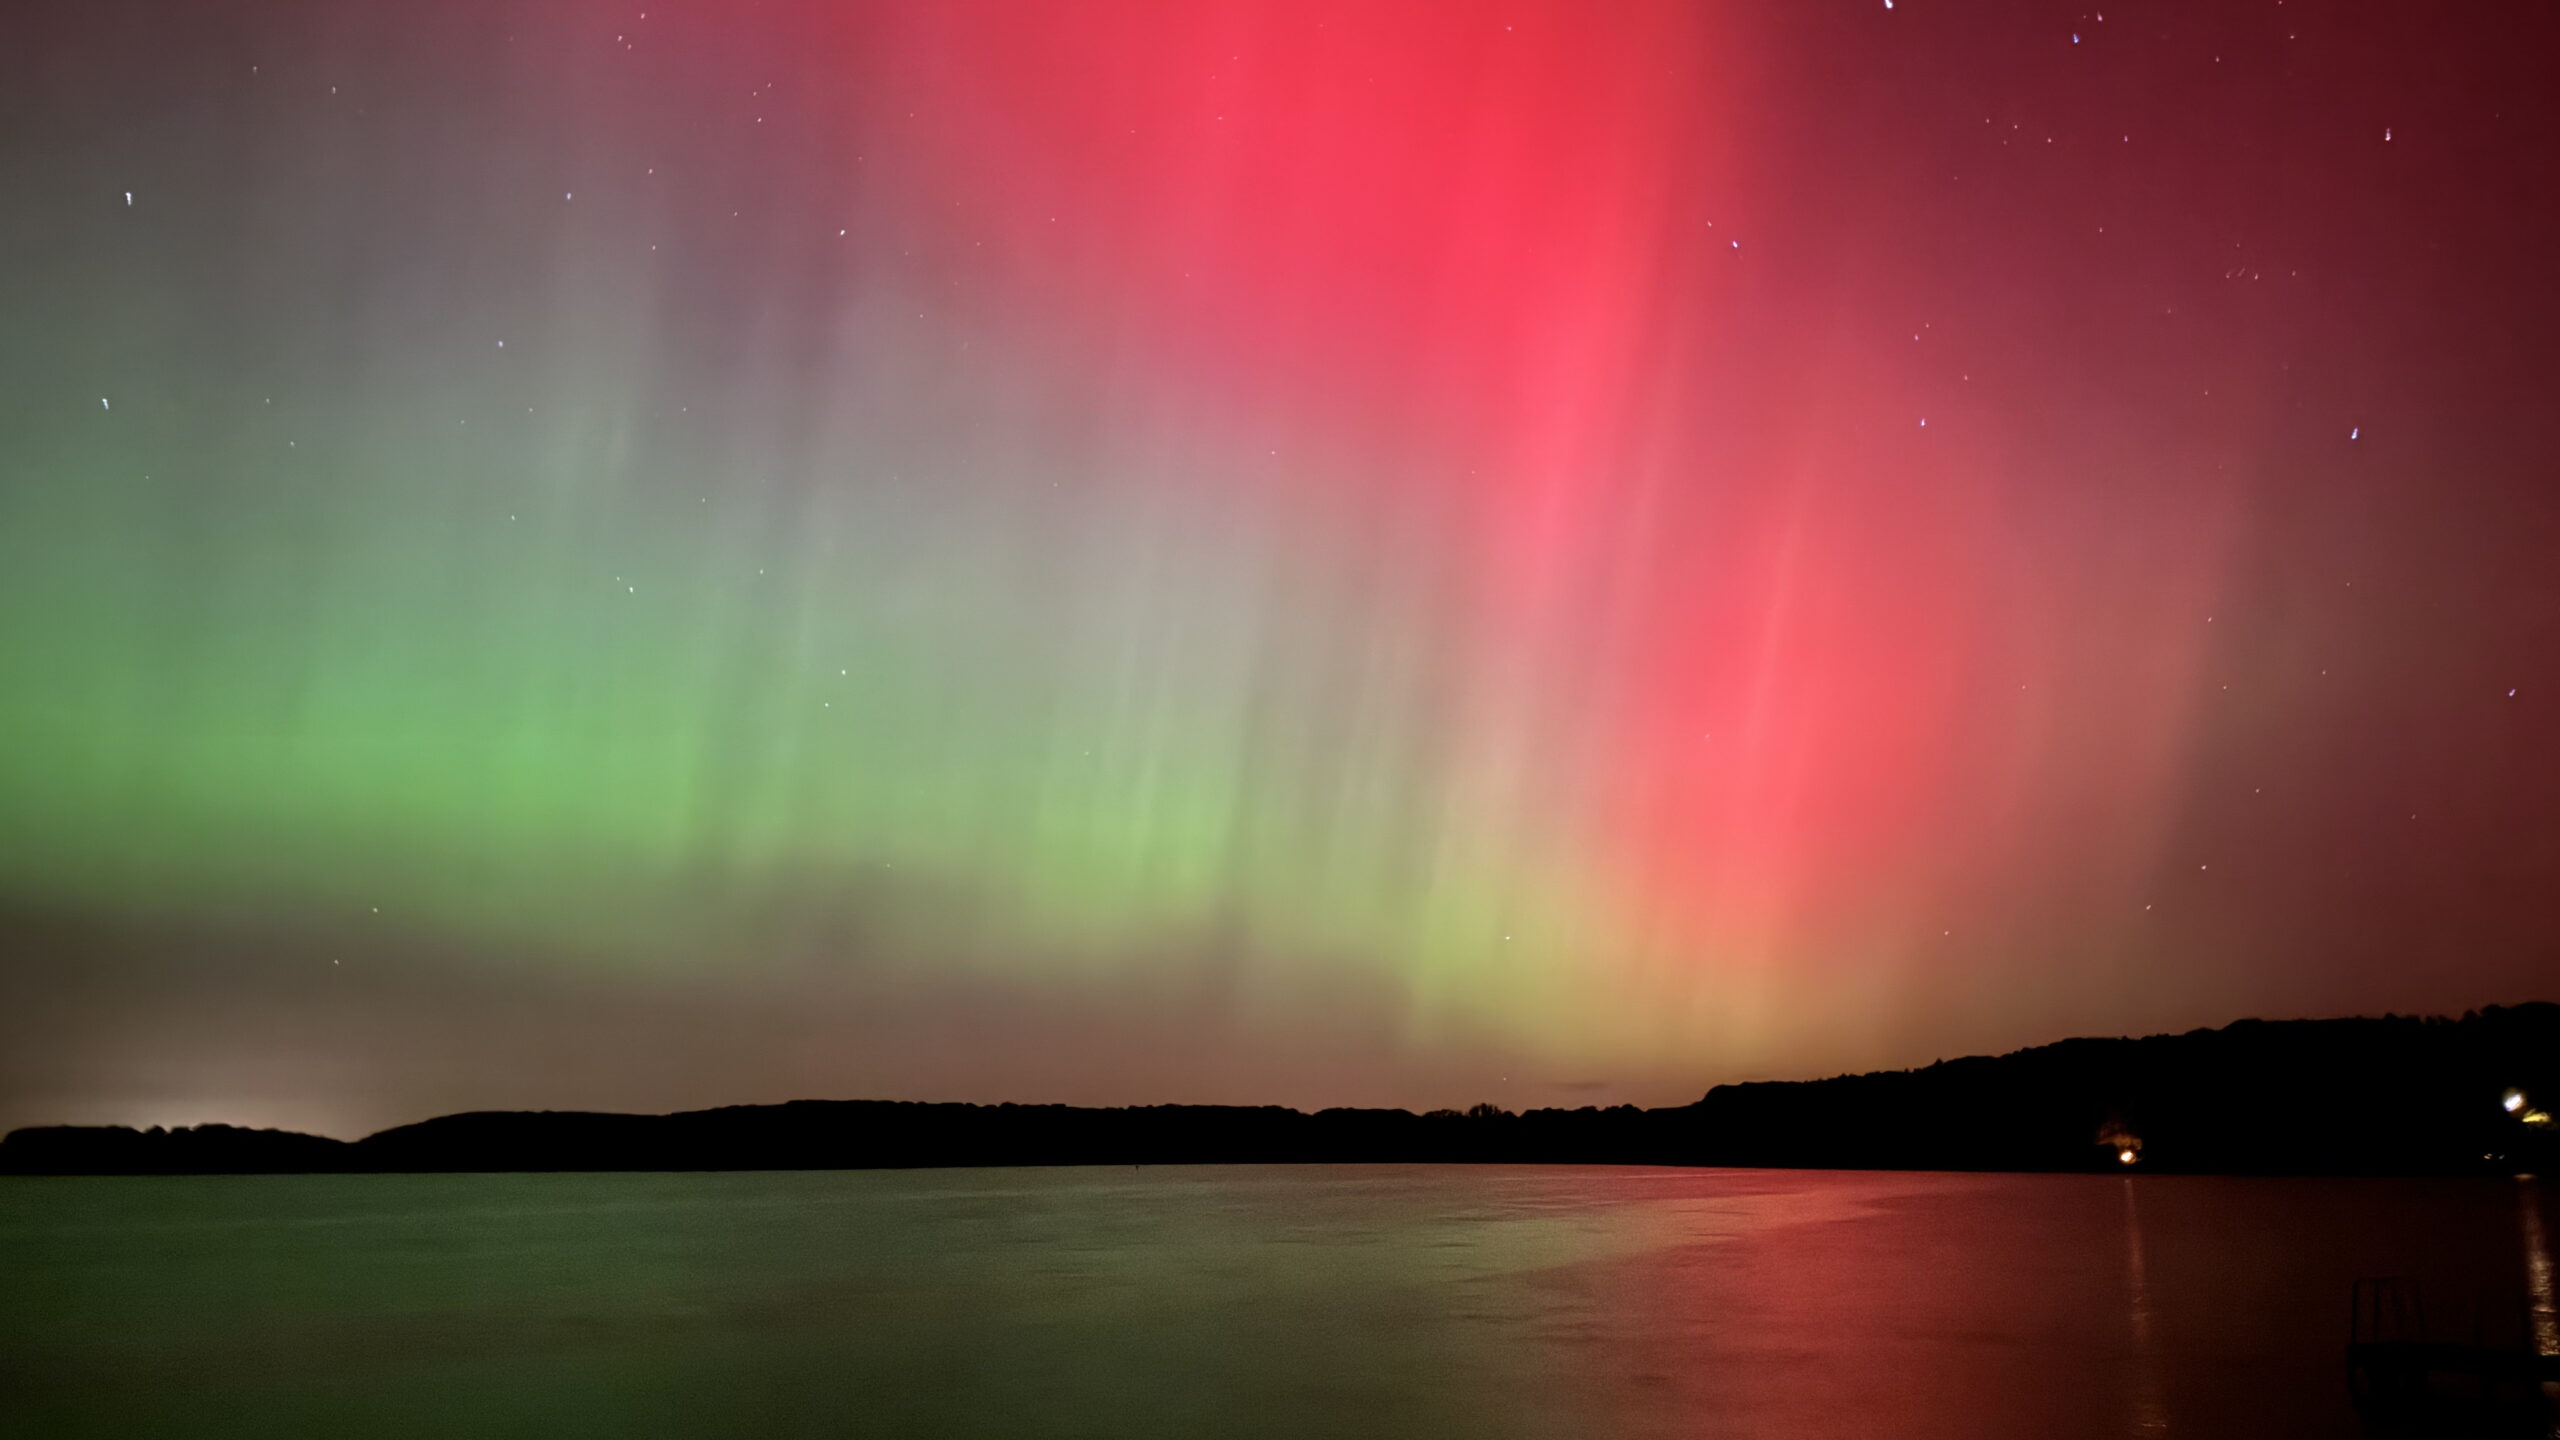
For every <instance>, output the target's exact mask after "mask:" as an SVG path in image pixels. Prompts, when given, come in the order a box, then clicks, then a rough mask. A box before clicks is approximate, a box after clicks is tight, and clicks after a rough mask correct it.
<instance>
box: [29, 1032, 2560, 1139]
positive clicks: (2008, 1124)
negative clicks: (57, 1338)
mask: <svg viewBox="0 0 2560 1440" xmlns="http://www.w3.org/2000/svg"><path fill="white" fill-rule="evenodd" d="M2555 1101H2560V1005H2553V1004H2548V1003H2536V1004H2527V1005H2517V1006H2510V1007H2499V1006H2491V1007H2489V1008H2488V1009H2485V1010H2480V1011H2476V1012H2472V1013H2469V1014H2466V1015H2464V1016H2463V1017H2462V1018H2460V1019H2459V1020H2452V1019H2439V1018H2420V1017H2403V1016H2385V1017H2383V1018H2381V1019H2379V1020H2375V1019H2349V1020H2293V1021H2263V1020H2243V1021H2240V1022H2238V1023H2236V1024H2233V1025H2229V1026H2226V1027H2224V1028H2222V1029H2219V1030H2196V1031H2191V1032H2189V1033H2187V1034H2184V1035H2154V1036H2150V1037H2147V1038H2144V1039H2138V1040H2137V1039H2082V1040H2065V1041H2062V1042H2060V1043H2058V1044H2053V1045H2044V1046H2039V1047H2037V1048H2035V1049H2031V1050H2021V1051H2017V1052H2016V1053H2014V1054H2009V1055H2001V1056H1996V1057H1993V1056H1975V1057H1969V1058H1966V1059H1961V1060H1948V1061H1941V1062H1939V1063H1937V1064H1934V1065H1931V1066H1929V1067H1927V1068H1925V1069H1919V1070H1894V1071H1885V1072H1881V1073H1877V1074H1870V1075H1844V1076H1840V1077H1837V1078H1834V1079H1829V1080H1812V1081H1784V1082H1775V1081H1773V1082H1763V1083H1753V1084H1743V1085H1719V1086H1717V1087H1716V1088H1714V1089H1713V1090H1710V1091H1708V1092H1707V1094H1706V1096H1705V1097H1704V1098H1703V1099H1701V1100H1699V1101H1697V1102H1696V1103H1695V1104H1690V1105H1681V1106H1669V1107H1664V1108H1661V1109H1653V1110H1645V1109H1639V1108H1637V1107H1635V1106H1632V1105H1622V1106H1617V1107H1613V1108H1605V1109H1604V1108H1600V1107H1594V1106H1586V1107H1583V1108H1581V1109H1577V1110H1562V1109H1550V1110H1530V1111H1526V1112H1524V1113H1517V1114H1515V1113H1513V1112H1510V1111H1506V1110H1501V1109H1498V1108H1496V1107H1494V1106H1491V1105H1478V1106H1476V1107H1474V1108H1473V1109H1470V1110H1465V1111H1456V1110H1435V1111H1432V1112H1430V1113H1428V1114H1423V1115H1416V1114H1413V1113H1412V1112H1410V1111H1405V1110H1354V1109H1337V1110H1319V1111H1317V1112H1315V1113H1313V1114H1307V1113H1304V1112H1301V1111H1297V1110H1289V1109H1283V1108H1281V1107H1279V1106H1260V1107H1249V1106H1224V1105H1155V1106H1137V1107H1131V1108H1126V1109H1097V1108H1079V1107H1074V1106H1066V1105H959V1104H926V1103H913V1102H905V1101H885V1100H797V1101H793V1102H791V1103H789V1104H784V1105H746V1106H734V1107H729V1108H725V1109H718V1110H696V1111H690V1112H686V1113H683V1114H677V1115H612V1114H590V1113H580V1112H570V1111H534V1112H481V1113H473V1114H463V1115H447V1116H443V1117H441V1118H438V1119H434V1120H427V1121H423V1122H421V1123H419V1124H415V1125H402V1126H399V1127H397V1128H395V1129H390V1130H385V1131H382V1132H380V1133H379V1134H374V1135H368V1136H366V1137H365V1138H364V1139H362V1140H357V1141H353V1142H346V1141H339V1140H331V1139H325V1138H321V1137H318V1136H311V1135H298V1134H292V1133H289V1132H284V1131H276V1130H243V1129H237V1128H234V1127H231V1126H227V1125H202V1126H196V1127H193V1128H188V1129H177V1130H161V1129H152V1130H133V1129H129V1128H126V1127H122V1126H104V1127H91V1126H44V1127H35V1128H30V1129H23V1130H18V1131H14V1132H12V1133H11V1134H10V1135H9V1136H8V1137H7V1138H6V1139H5V1140H0V1171H6V1172H14V1173H19V1174H214V1173H253V1172H255V1173H286V1172H292V1173H314V1172H419V1171H525V1170H793V1169H860V1168H883V1167H908V1166H950V1165H1132V1164H1149V1165H1162V1164H1233V1163H1286V1162H1294V1163H1327V1162H1408V1163H1413V1162H1438V1163H1447V1162H1462V1163H1463V1162H1505V1163H1558V1164H1642V1165H1749V1166H1794V1167H1806V1168H1833V1169H1846V1168H1869V1169H1933V1170H2043V1171H2069V1170H2110V1171H2112V1170H2123V1169H2127V1168H2134V1169H2140V1170H2146V1171H2174V1172H2188V1173H2223V1174H2315V1175H2342V1174H2397V1175H2457V1174H2479V1173H2497V1174H2506V1173H2512V1172H2514V1171H2517V1170H2525V1169H2543V1170H2549V1169H2551V1168H2554V1162H2555V1161H2560V1136H2555V1134H2554V1129H2555V1127H2554V1125H2553V1123H2552V1120H2551V1117H2550V1116H2549V1115H2548V1114H2547V1113H2546V1112H2545V1111H2544V1109H2543V1108H2541V1107H2543V1106H2546V1105H2549V1104H2551V1103H2553V1102H2555Z"/></svg>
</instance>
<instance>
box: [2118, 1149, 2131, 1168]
mask: <svg viewBox="0 0 2560 1440" xmlns="http://www.w3.org/2000/svg"><path fill="white" fill-rule="evenodd" d="M2133 1159H2134V1155H2133V1152H2132V1151H2131V1150H2119V1151H2117V1152H2116V1160H2117V1161H2118V1162H2119V1163H2121V1164H2125V1165H2130V1164H2132V1163H2133Z"/></svg>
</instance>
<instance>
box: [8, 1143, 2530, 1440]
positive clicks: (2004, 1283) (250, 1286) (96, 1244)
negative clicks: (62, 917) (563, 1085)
mask: <svg viewBox="0 0 2560 1440" xmlns="http://www.w3.org/2000/svg"><path fill="white" fill-rule="evenodd" d="M2517 1193H2518V1187H2516V1186H2515V1185H2514V1184H2513V1183H2512V1182H2497V1181H2487V1180H2481V1181H2426V1182H2398V1181H2298V1180H2224V1179H2203V1178H2182V1177H2176V1176H2157V1175H2153V1176H2143V1177H2140V1178H2127V1177H2117V1176H2015V1175H1927V1174H1874V1173H1809V1172H1786V1171H1680V1170H1613V1169H1569V1168H1546V1169H1537V1168H1523V1169H1506V1168H1496V1167H1481V1168H1475V1167H1410V1168H1403V1167H1345V1168H1265V1169H1255V1168H1198V1169H1191V1168H1175V1169H1154V1168H1150V1169H1148V1170H1145V1171H1143V1172H1137V1171H1105V1170H1024V1171H941V1172H929V1171H927V1172H873V1173H817V1174H756V1175H692V1176H687V1175H602V1176H579V1175H551V1176H406V1177H403V1176H369V1177H368V1176H345V1177H328V1176H309V1177H248V1178H192V1179H191V1178H171V1179H101V1180H85V1179H84V1180H12V1181H7V1182H5V1183H0V1277H5V1285H0V1433H10V1434H17V1433H26V1434H42V1435H78V1434H151V1435H212V1434H259V1435H296V1434H299V1435H349V1434H368V1435H375V1434H392V1435H475V1436H477V1435H527V1436H533V1435H540V1436H580V1435H600V1436H601V1435H612V1436H663V1435H726V1434H750V1435H756V1436H759V1437H765V1436H793V1435H828V1436H845V1435H852V1436H868V1435H877V1436H902V1437H903V1436H929V1435H949V1436H958V1435H988V1436H1130V1437H1154V1436H1164V1437H1173V1436H1184V1437H1188V1436H1195V1435H1204V1434H1218V1435H1270V1436H1305V1435H1329V1436H1330V1435H1347V1436H1382V1437H1383V1436H1394V1437H1399V1440H1401V1437H1430V1436H1450V1437H1458V1436H1465V1437H1470V1440H1473V1437H1495V1440H1500V1437H1513V1436H1520V1437H1529V1436H1540V1437H1543V1436H1573V1437H1603V1440H1609V1437H1654V1436H1661V1437H1671V1436H1682V1437H1689V1436H1764V1437H1777V1440H1789V1437H1825V1440H1828V1437H1834V1436H1851V1435H1854V1436H1860V1437H1896V1440H1900V1437H1949V1440H1952V1437H1967V1440H1980V1437H1988V1440H2002V1437H2028V1436H2035V1437H2046V1436H2080V1435H2110V1434H2113V1435H2121V1434H2127V1433H2131V1434H2135V1435H2156V1434H2162V1433H2176V1434H2179V1435H2201V1436H2218V1435H2228V1436H2248V1437H2252V1440H2259V1437H2294V1436H2300V1437H2311V1436H2338V1435H2348V1434H2353V1433H2354V1421H2353V1419H2352V1416H2351V1413H2350V1411H2349V1410H2348V1408H2347V1404H2346V1398H2345V1393H2344V1386H2343V1383H2342V1376H2341V1370H2342V1366H2341V1358H2342V1346H2343V1344H2344V1341H2345V1318H2346V1317H2345V1307H2346V1301H2347V1294H2348V1287H2349V1284H2350V1282H2351V1281H2352V1280H2353V1278H2354V1277H2355V1276H2357V1275H2360V1274H2402V1275H2418V1276H2427V1277H2432V1278H2434V1279H2437V1280H2439V1281H2440V1282H2441V1283H2443V1284H2444V1285H2445V1286H2447V1287H2448V1288H2451V1289H2499V1288H2503V1289H2504V1290H2506V1291H2507V1292H2508V1293H2514V1292H2515V1291H2516V1290H2517V1289H2519V1288H2523V1289H2527V1290H2529V1292H2530V1293H2531V1294H2532V1296H2533V1297H2534V1301H2533V1303H2534V1304H2535V1306H2536V1307H2538V1308H2536V1310H2535V1312H2534V1313H2535V1315H2536V1316H2537V1322H2536V1323H2537V1334H2538V1335H2541V1336H2543V1337H2545V1339H2544V1343H2545V1344H2546V1345H2547V1344H2548V1343H2549V1339H2548V1337H2549V1335H2550V1333H2551V1327H2552V1324H2553V1320H2552V1315H2553V1310H2552V1303H2551V1294H2552V1279H2551V1264H2550V1258H2549V1248H2548V1245H2547V1243H2546V1242H2545V1240H2544V1237H2545V1236H2546V1235H2547V1234H2548V1233H2549V1219H2550V1217H2549V1215H2548V1213H2547V1211H2546V1210H2545V1209H2544V1205H2545V1200H2544V1196H2543V1194H2542V1192H2541V1191H2539V1190H2537V1189H2535V1188H2533V1187H2524V1188H2523V1190H2522V1192H2521V1193H2522V1194H2523V1196H2524V1198H2523V1201H2522V1204H2523V1215H2524V1221H2523V1223H2524V1235H2525V1246H2524V1249H2525V1251H2526V1255H2527V1257H2528V1258H2527V1260H2526V1261H2525V1263H2524V1265H2523V1267H2522V1268H2523V1269H2524V1271H2525V1273H2524V1274H2521V1275H2520V1274H2519V1273H2518V1271H2519V1257H2518V1253H2517V1245H2516V1241H2515V1238H2514V1237H2515V1236H2516V1234H2517V1231H2516V1229H2515V1228H2514V1227H2515V1225H2516V1223H2517V1222H2516V1218H2515V1217H2516V1214H2517V1210H2516V1206H2517V1205H2518V1203H2519V1202H2518V1199H2517Z"/></svg>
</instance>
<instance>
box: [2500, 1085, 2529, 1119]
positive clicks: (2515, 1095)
mask: <svg viewBox="0 0 2560 1440" xmlns="http://www.w3.org/2000/svg"><path fill="white" fill-rule="evenodd" d="M2498 1103H2499V1104H2501V1105H2504V1106H2506V1107H2507V1113H2508V1114H2510V1115H2513V1114H2514V1113H2516V1112H2517V1111H2519V1110H2521V1109H2523V1108H2524V1092H2523V1091H2521V1090H2510V1091H2508V1092H2507V1095H2506V1098H2505V1099H2503V1100H2501V1101H2499V1102H2498Z"/></svg>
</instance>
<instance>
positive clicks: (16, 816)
mask: <svg viewBox="0 0 2560 1440" xmlns="http://www.w3.org/2000/svg"><path fill="white" fill-rule="evenodd" d="M2555 70H2560V8H2555V7H2554V6H2552V5H2551V4H2548V3H2543V0H2533V3H2483V4H2478V5H2470V4H2465V5H2425V4H2409V3H2405V0H2402V3H2391V4H2380V3H2376V4H2322V3H2313V0H2291V3H2286V0H2245V3H2238V0H2176V3H2156V0H2152V3H2144V0H2129V3H2124V4H2122V5H2121V6H2119V5H2117V4H2114V3H2109V4H2106V5H2105V7H2104V8H2103V9H2102V10H2101V9H2090V8H2077V7H2075V6H2072V5H2068V4H2045V3H1958V0H1895V3H1893V4H1891V5H1887V4H1883V3H1879V0H1856V3H1853V0H1836V3H1835V0H1785V3H1767V4H1655V3H1645V0H1612V3H1608V4H1589V3H1580V0H1573V3H1556V4H1498V3H1484V4H1474V3H1442V4H1397V3H1376V0H1357V3H1348V0H1346V3H1326V0H1299V3H1270V4H1217V3H1207V0H1197V3H1194V0H1179V3H1177V0H1165V3H1146V4H1126V3H1118V0H1076V3H1056V4H1030V3H1010V0H1006V3H973V4H957V5H955V4H947V3H928V0H917V3H883V4H845V5H838V4H830V3H818V0H767V3H762V4H752V3H711V0H638V3H631V4H614V5H606V4H600V3H586V0H543V3H534V0H518V3H493V0H458V3H453V0H438V3H434V4H412V5H380V4H371V3H356V0H318V3H302V4H296V3H253V0H230V3H219V4H200V3H175V0H169V3H103V0H88V3H73V0H13V3H10V4H8V5H6V6H5V7H0V1125H9V1124H22V1123H33V1122H38V1121H83V1122H94V1121H124V1122H134V1123H185V1122H193V1121H204V1120H223V1121H231V1122H235V1123H246V1124H261V1125H285V1126H291V1127H295V1128H304V1129H312V1130H319V1131H325V1132H329V1133H334V1134H342V1135H351V1134H356V1133H361V1132H362V1131H364V1130H367V1129H371V1128H374V1127H377V1126H381V1125H386V1124H391V1123H396V1122H399V1121H404V1120H410V1119H415V1118H420V1117H422V1116H425V1115H429V1114H433V1113H437V1112H440V1111H447V1110H454V1109H462V1108H471V1107H508V1108H534V1107H595V1108H620V1109H652V1110H654V1109H670V1108H684V1107H694V1106H703V1105H712V1104H725V1103H733V1102H745V1101H767V1100H779V1099H786V1098H791V1097H794V1096H830V1097H853V1096H862V1097H879V1098H909V1099H965V1100H982V1101H984V1100H1003V1099H1012V1100H1025V1101H1072V1102H1082V1103H1143V1102H1157V1101H1194V1102H1209V1101H1217V1102H1252V1103H1261V1102H1274V1103H1283V1104H1292V1105H1299V1106H1315V1105H1325V1104H1345V1103H1352V1104H1389V1105H1404V1106H1411V1107H1424V1106H1432V1105H1445V1104H1465V1103H1468V1102H1471V1101H1475V1100H1491V1101H1494V1102H1496V1103H1498V1104H1502V1105H1504V1106H1506V1107H1508V1108H1514V1109H1518V1108H1524V1107H1528V1106H1535V1105H1555V1104H1575V1105H1578V1104H1586V1103H1609V1102H1616V1101H1621V1100H1632V1101H1637V1102H1640V1103H1647V1104H1658V1103H1665V1102H1679V1101H1685V1100H1688V1099H1691V1098H1694V1097H1695V1096H1696V1095H1697V1094H1699V1093H1700V1092H1702V1091H1703V1090H1704V1089H1705V1088H1706V1087H1707V1086H1708V1085H1710V1084H1712V1083H1717V1082H1721V1081H1726V1080H1733V1079H1742V1078H1753V1077H1769V1076H1797V1075H1811V1074H1818V1073H1828V1072H1832V1071H1837V1070H1841V1069H1866V1068H1875V1067H1880V1066H1899V1065H1907V1064H1914V1063H1918V1064H1926V1063H1928V1062H1929V1061H1931V1060H1933V1059H1935V1058H1938V1057H1940V1056H1944V1055H1955V1054H1961V1053H1968V1052H1974V1051H1982V1050H2000V1049H2008V1048H2014V1047H2017V1046H2020V1045H2027V1044H2035V1043H2041V1042H2043V1041H2047V1040H2051V1039H2055V1038H2059V1037H2061V1036H2064V1035H2069V1034H2082V1033H2098V1034H2122V1033H2145V1032H2150V1031H2157V1030H2163V1029H2185V1028H2188V1027H2191V1026H2195V1025H2201V1024H2219V1023H2223V1022H2225V1021H2228V1020H2230V1019H2232V1018H2235V1017H2237V1016H2241V1015H2245V1014H2262V1015H2269V1016H2293V1015H2329V1014H2344V1013H2355V1012H2370V1013H2379V1012H2381V1011H2384V1010H2397V1011H2402V1012H2407V1011H2413V1010H2414V1011H2430V1012H2434V1011H2459V1010H2461V1009H2463V1008H2465V1007H2469V1006H2475V1005H2480V1004H2484V1003H2491V1002H2511V1001H2517V1000H2523V999H2529V998H2552V997H2555V996H2560V224H2556V223H2555V222H2560V85H2555V84H2554V83H2553V80H2552V77H2553V75H2554V73H2555Z"/></svg>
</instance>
